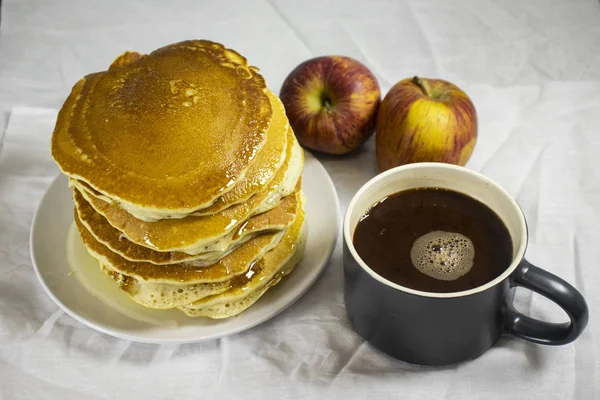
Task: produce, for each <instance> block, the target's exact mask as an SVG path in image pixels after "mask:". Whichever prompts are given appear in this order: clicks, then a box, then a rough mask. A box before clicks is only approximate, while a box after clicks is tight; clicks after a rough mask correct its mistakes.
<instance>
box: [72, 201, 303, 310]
mask: <svg viewBox="0 0 600 400" xmlns="http://www.w3.org/2000/svg"><path fill="white" fill-rule="evenodd" d="M75 222H76V225H77V228H78V230H79V232H80V235H81V238H82V241H83V243H84V245H85V246H86V248H87V249H88V252H89V253H90V254H91V255H92V256H93V257H94V258H96V259H97V260H98V261H99V263H100V266H101V268H102V269H103V271H104V272H105V273H106V274H107V275H108V276H110V277H111V278H112V279H114V280H115V282H117V284H119V286H120V288H121V289H122V290H124V291H125V292H127V294H128V295H129V296H130V297H131V298H132V299H133V300H134V301H135V302H137V303H139V304H141V305H144V306H146V307H150V308H160V309H167V308H173V307H179V306H183V305H186V304H188V305H189V304H192V303H194V302H196V301H198V300H199V299H202V298H204V297H208V296H212V295H215V294H218V293H222V292H224V291H226V290H229V289H232V288H241V287H244V285H245V284H246V283H247V282H248V281H249V280H250V278H252V274H254V273H255V272H254V270H253V271H252V272H250V275H249V271H250V270H251V268H253V267H254V265H256V264H257V263H258V264H260V265H261V266H263V265H265V264H264V262H261V261H257V260H260V259H261V258H263V257H264V256H265V255H266V254H268V253H270V250H272V249H276V248H277V247H278V245H279V243H282V247H280V250H279V251H278V253H277V254H281V253H282V252H284V251H287V252H289V251H291V250H293V249H294V246H293V243H292V244H290V242H291V241H292V239H293V238H297V237H298V236H299V232H300V231H301V230H302V226H303V224H304V211H303V210H302V209H300V210H298V215H297V217H296V219H295V221H294V223H293V224H292V225H291V226H290V228H289V229H287V230H284V231H281V232H278V233H273V234H264V235H260V236H257V237H256V238H254V239H252V240H251V241H249V242H248V243H246V244H244V245H243V246H241V247H240V248H239V249H237V250H235V251H234V252H232V253H231V254H229V255H228V256H226V257H224V258H223V259H222V260H220V261H219V262H218V263H216V264H214V265H212V266H209V267H204V268H190V267H189V266H187V265H183V264H173V265H155V264H150V263H135V262H131V261H128V260H125V259H124V258H122V257H120V256H119V255H117V254H115V253H112V252H111V251H110V250H109V249H108V248H107V247H106V246H104V245H102V244H101V243H99V242H97V241H96V240H95V239H94V237H93V236H92V235H91V234H90V233H89V232H88V231H87V230H86V228H85V226H84V225H83V224H82V223H81V222H80V221H79V219H78V218H76V219H75ZM294 241H295V239H294ZM268 265H271V264H268ZM261 268H263V267H261ZM264 268H265V269H269V268H270V267H269V268H266V267H264Z"/></svg>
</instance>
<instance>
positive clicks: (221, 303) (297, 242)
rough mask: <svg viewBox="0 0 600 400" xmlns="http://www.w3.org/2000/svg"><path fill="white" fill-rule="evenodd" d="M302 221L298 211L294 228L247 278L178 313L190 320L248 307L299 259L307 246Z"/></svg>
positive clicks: (302, 216) (232, 314)
mask: <svg viewBox="0 0 600 400" xmlns="http://www.w3.org/2000/svg"><path fill="white" fill-rule="evenodd" d="M303 221H304V212H301V213H300V214H299V215H298V217H297V220H296V222H295V223H294V227H293V228H290V229H289V230H288V232H287V233H286V235H285V237H284V238H283V239H282V240H281V241H280V242H279V243H278V244H277V246H275V248H273V250H271V251H269V252H268V253H267V254H265V255H264V256H263V257H262V258H261V259H259V260H258V261H256V262H255V263H253V264H252V267H251V268H250V270H249V271H248V272H247V273H246V275H244V276H245V277H246V279H239V280H237V281H236V282H235V283H234V284H232V285H231V288H229V289H227V290H225V291H220V292H219V293H216V294H213V295H210V296H205V297H202V298H201V299H200V300H197V301H195V302H194V303H191V304H189V305H185V306H182V307H179V308H180V310H182V311H183V312H185V313H186V314H187V315H189V316H192V317H199V316H205V317H210V318H227V317H231V316H234V315H237V314H239V313H241V312H242V311H244V310H245V309H247V308H248V307H250V306H251V305H252V304H254V303H255V302H256V301H257V300H258V299H259V298H260V297H261V296H262V295H263V294H265V292H266V291H267V290H268V289H270V288H272V287H273V286H275V285H276V284H277V283H279V281H280V280H281V279H282V278H283V277H284V276H286V275H288V274H289V273H290V272H291V271H292V270H293V269H294V267H295V266H296V264H297V263H298V261H300V258H302V254H303V252H304V247H305V245H306V226H304V225H303Z"/></svg>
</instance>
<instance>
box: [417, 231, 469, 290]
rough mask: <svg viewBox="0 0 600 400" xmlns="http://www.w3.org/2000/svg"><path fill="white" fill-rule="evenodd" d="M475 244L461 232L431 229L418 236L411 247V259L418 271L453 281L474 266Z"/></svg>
mask: <svg viewBox="0 0 600 400" xmlns="http://www.w3.org/2000/svg"><path fill="white" fill-rule="evenodd" d="M473 258H475V247H474V246H473V242H471V240H470V239H469V238H468V237H466V236H465V235H462V234H460V233H456V232H446V231H432V232H429V233H427V234H425V235H423V236H421V237H419V238H418V239H417V240H415V242H414V243H413V246H412V249H411V250H410V259H411V261H412V263H413V265H414V266H415V268H417V269H418V270H419V271H421V272H422V273H424V274H425V275H428V276H430V277H432V278H435V279H440V280H443V281H453V280H455V279H458V278H460V277H461V276H463V275H465V274H466V273H467V272H469V271H470V270H471V268H472V267H473Z"/></svg>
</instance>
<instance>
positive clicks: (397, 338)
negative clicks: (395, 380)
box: [343, 163, 589, 365]
mask: <svg viewBox="0 0 600 400" xmlns="http://www.w3.org/2000/svg"><path fill="white" fill-rule="evenodd" d="M424 187H437V188H445V189H451V190H454V191H457V192H460V193H464V194H466V195H468V196H470V197H473V198H475V199H477V200H479V201H481V202H482V203H484V204H486V205H487V206H488V207H490V208H491V209H492V210H494V211H495V212H496V214H498V216H499V217H500V218H501V219H502V221H503V222H504V224H505V225H506V227H507V228H508V231H509V232H510V235H511V238H512V241H513V247H514V254H513V261H512V263H511V264H510V266H508V267H507V269H506V270H505V271H504V273H502V275H500V276H499V277H497V278H496V279H494V280H493V281H491V282H488V283H487V284H485V285H482V286H479V287H476V288H474V289H471V290H466V291H462V292H454V293H430V292H423V291H419V290H414V289H410V288H407V287H403V286H400V285H398V284H396V283H394V282H391V281H389V280H387V279H385V278H383V277H381V276H379V275H378V274H377V273H375V272H374V271H373V270H372V269H371V268H369V266H368V265H367V264H366V263H365V262H364V261H363V260H362V259H361V258H360V256H359V255H358V253H357V252H356V249H355V248H354V245H353V244H352V241H353V240H352V239H353V234H354V230H355V228H356V225H357V224H358V222H359V220H360V218H361V217H362V216H363V215H364V213H365V211H366V210H368V209H369V207H371V206H372V205H373V204H374V203H375V202H377V201H379V200H381V199H382V198H384V197H386V196H388V195H391V194H393V193H397V192H400V191H402V190H407V189H413V188H424ZM343 228H344V300H345V303H346V311H347V313H348V317H349V318H350V322H351V324H352V326H353V327H354V329H355V330H356V331H357V332H358V334H359V335H361V336H362V337H363V338H364V339H365V340H367V341H368V342H369V343H371V344H372V345H373V346H374V347H376V348H378V349H379V350H381V351H383V352H385V353H387V354H388V355H390V356H392V357H395V358H397V359H399V360H402V361H406V362H409V363H413V364H421V365H447V364H453V363H457V362H460V361H464V360H468V359H471V358H474V357H476V356H478V355H480V354H481V353H483V352H485V351H486V350H487V349H489V348H490V347H492V346H493V345H494V343H496V341H497V340H498V339H499V338H500V336H501V335H503V334H509V335H513V336H517V337H519V338H522V339H526V340H529V341H532V342H536V343H540V344H548V345H560V344H566V343H570V342H572V341H573V340H575V339H576V338H577V337H578V336H579V335H580V334H581V332H582V331H583V330H584V329H585V326H586V325H587V322H588V317H589V313H588V308H587V304H586V302H585V300H584V298H583V296H582V295H581V294H580V293H579V292H578V291H577V290H576V289H575V288H574V287H573V286H571V285H570V284H568V283H567V282H565V281H564V280H562V279H561V278H559V277H557V276H555V275H553V274H551V273H549V272H546V271H544V270H543V269H540V268H538V267H535V266H533V265H531V264H530V263H528V262H527V260H525V258H524V255H525V249H526V247H527V240H528V235H527V224H526V222H525V217H524V215H523V212H522V211H521V209H520V208H519V206H518V204H517V203H516V201H515V200H514V199H513V198H512V197H511V196H510V194H508V192H506V190H504V189H503V188H502V187H501V186H499V185H498V184H496V183H494V182H493V181H491V180H490V179H488V178H487V177H485V176H483V175H481V174H479V173H477V172H474V171H471V170H469V169H466V168H463V167H457V166H454V165H449V164H440V163H418V164H410V165H406V166H402V167H397V168H394V169H391V170H389V171H386V172H384V173H382V174H380V175H378V176H376V177H375V178H373V179H372V180H370V181H369V182H367V183H366V184H365V185H364V186H363V187H362V188H361V189H360V190H359V191H358V192H357V193H356V195H355V196H354V198H353V199H352V201H351V202H350V204H349V206H348V210H347V212H346V216H345V218H344V227H343ZM517 286H522V287H524V288H527V289H530V290H533V291H534V292H536V293H539V294H541V295H543V296H545V297H547V298H549V299H550V300H552V301H554V302H555V303H556V304H558V305H559V306H560V307H561V308H562V309H563V310H564V311H565V312H566V313H567V315H568V316H569V319H570V321H569V322H565V323H550V322H544V321H540V320H537V319H534V318H531V317H528V316H526V315H523V314H521V313H520V312H518V311H517V310H515V308H514V307H513V306H512V301H513V297H514V294H515V288H516V287H517Z"/></svg>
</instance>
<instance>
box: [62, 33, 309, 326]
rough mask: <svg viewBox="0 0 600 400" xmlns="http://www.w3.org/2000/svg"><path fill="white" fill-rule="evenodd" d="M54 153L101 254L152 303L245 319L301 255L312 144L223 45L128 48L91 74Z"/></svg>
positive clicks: (128, 286)
mask: <svg viewBox="0 0 600 400" xmlns="http://www.w3.org/2000/svg"><path fill="white" fill-rule="evenodd" d="M52 155H53V157H54V159H55V160H56V162H57V163H58V165H59V166H60V168H61V170H62V171H63V172H64V173H65V174H66V175H68V176H69V178H70V179H69V182H70V186H71V187H72V188H73V189H74V190H73V198H74V202H75V223H76V225H77V228H78V230H79V232H80V234H81V239H82V241H83V243H84V244H85V246H86V248H87V249H88V251H89V253H90V254H91V255H92V256H93V257H94V258H96V259H97V260H98V262H99V267H100V268H101V269H102V270H103V271H104V272H105V273H106V274H107V275H108V276H109V277H111V278H112V279H114V281H115V282H116V284H118V285H119V286H120V288H121V289H122V290H124V291H125V292H127V294H128V295H129V296H130V297H131V299H132V300H133V301H135V302H137V303H139V304H141V305H143V306H146V307H149V308H156V309H170V308H179V309H180V310H182V311H183V312H185V313H186V314H187V315H190V316H207V317H212V318H225V317H229V316H233V315H236V314H238V313H240V312H242V311H243V310H245V309H246V308H248V307H249V306H251V305H252V304H253V303H254V302H255V301H256V300H257V299H258V298H259V297H260V296H261V295H262V294H264V293H265V292H266V291H267V290H268V289H269V288H270V287H272V286H273V285H275V284H277V283H278V282H279V280H280V279H281V278H282V277H283V276H284V275H286V274H288V273H289V272H290V271H291V270H292V269H293V268H294V266H295V264H296V263H297V262H298V260H299V259H300V257H301V256H302V252H303V250H304V243H305V235H306V228H305V224H304V219H305V218H304V207H303V205H304V197H303V194H302V190H301V178H300V177H301V174H302V169H303V165H304V155H303V151H302V149H301V147H300V146H299V145H298V142H297V141H296V139H295V137H294V134H293V132H292V130H291V128H290V126H289V123H288V120H287V118H286V115H285V111H284V108H283V105H282V103H281V101H280V100H279V99H278V98H277V96H275V95H274V94H273V93H272V92H270V91H269V90H268V89H267V87H266V85H265V81H264V79H263V77H262V76H261V75H260V74H259V73H258V69H256V68H255V67H252V66H249V65H248V62H247V61H246V59H245V58H244V57H242V56H241V55H239V54H238V53H236V52H235V51H233V50H230V49H226V48H225V47H223V46H222V45H220V44H217V43H213V42H208V41H187V42H182V43H177V44H173V45H170V46H166V47H163V48H161V49H158V50H156V51H154V52H152V53H151V54H148V55H141V54H138V53H134V52H127V53H125V54H123V55H121V56H120V57H119V58H117V59H116V60H115V61H114V62H113V64H112V65H111V66H110V68H109V69H108V70H107V71H103V72H99V73H94V74H90V75H88V76H86V77H85V78H83V79H81V80H80V81H79V82H78V83H77V84H76V85H75V86H74V88H73V90H72V92H71V94H70V95H69V97H68V98H67V100H66V101H65V104H64V105H63V107H62V109H61V111H60V113H59V116H58V120H57V123H56V128H55V130H54V134H53V137H52Z"/></svg>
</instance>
